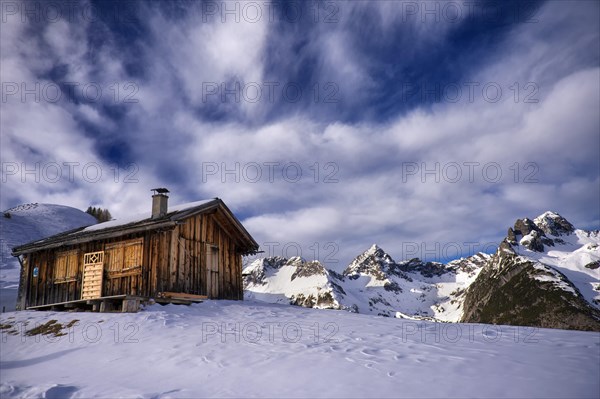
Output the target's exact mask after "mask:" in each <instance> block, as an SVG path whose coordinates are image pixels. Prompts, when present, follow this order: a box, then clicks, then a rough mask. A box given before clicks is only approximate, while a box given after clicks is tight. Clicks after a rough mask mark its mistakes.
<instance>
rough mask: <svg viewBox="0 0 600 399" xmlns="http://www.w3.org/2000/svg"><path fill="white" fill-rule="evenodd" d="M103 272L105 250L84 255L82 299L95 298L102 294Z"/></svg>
mask: <svg viewBox="0 0 600 399" xmlns="http://www.w3.org/2000/svg"><path fill="white" fill-rule="evenodd" d="M103 273H104V251H100V252H88V253H87V254H85V255H84V256H83V279H82V283H81V299H94V298H100V297H101V296H102V274H103Z"/></svg>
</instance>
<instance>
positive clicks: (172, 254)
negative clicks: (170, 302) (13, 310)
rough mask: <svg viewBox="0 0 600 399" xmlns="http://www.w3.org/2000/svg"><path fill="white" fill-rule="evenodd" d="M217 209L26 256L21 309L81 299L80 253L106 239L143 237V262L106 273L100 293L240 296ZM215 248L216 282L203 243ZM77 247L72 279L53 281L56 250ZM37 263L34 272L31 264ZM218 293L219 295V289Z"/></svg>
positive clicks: (237, 266) (231, 246) (236, 259)
mask: <svg viewBox="0 0 600 399" xmlns="http://www.w3.org/2000/svg"><path fill="white" fill-rule="evenodd" d="M219 212H220V211H217V212H216V213H212V214H209V213H205V214H200V215H196V216H193V217H190V218H188V219H186V220H185V221H184V222H183V223H182V224H179V225H177V226H175V228H174V229H172V230H166V231H149V232H146V233H144V234H137V235H128V236H123V237H118V238H113V239H107V240H103V241H94V242H88V243H83V244H80V245H78V246H70V247H61V248H57V249H51V250H43V251H39V252H35V253H31V254H28V255H26V256H25V257H24V258H25V265H26V266H25V269H24V273H23V278H24V280H23V281H24V285H25V286H24V289H25V292H23V299H22V302H21V303H22V304H23V305H24V307H23V308H25V307H29V306H37V305H44V304H51V303H57V302H66V301H71V300H77V299H80V298H81V277H82V273H83V255H84V254H85V253H87V252H96V251H103V250H104V248H105V246H106V245H108V244H112V243H116V242H120V241H123V240H130V239H134V238H143V240H144V244H143V249H142V252H143V256H142V258H143V261H142V269H141V272H140V273H135V274H130V275H126V273H123V274H124V275H123V276H119V277H116V278H110V279H108V278H106V277H105V280H104V284H103V285H104V288H103V292H102V295H103V296H108V295H119V294H129V295H141V296H148V297H153V296H156V295H157V294H158V292H161V291H170V292H183V293H189V294H196V295H207V296H209V298H214V299H243V286H242V270H241V267H242V258H241V255H240V254H238V253H237V246H236V241H235V239H234V238H233V237H232V235H231V234H232V233H231V231H232V230H233V229H234V228H232V226H228V225H227V219H226V218H223V217H221V216H222V215H219ZM206 244H210V245H213V246H216V247H218V273H217V275H216V276H214V277H215V280H216V281H214V282H213V281H208V273H207V255H208V254H207V249H206V248H207V245H206ZM66 250H78V251H79V252H78V259H79V266H78V271H77V279H76V280H75V281H70V282H65V283H60V284H55V283H54V281H53V280H52V279H53V266H54V261H55V259H56V253H57V252H60V251H66ZM34 267H38V269H39V273H38V277H36V278H34V277H33V268H34ZM217 293H218V294H217Z"/></svg>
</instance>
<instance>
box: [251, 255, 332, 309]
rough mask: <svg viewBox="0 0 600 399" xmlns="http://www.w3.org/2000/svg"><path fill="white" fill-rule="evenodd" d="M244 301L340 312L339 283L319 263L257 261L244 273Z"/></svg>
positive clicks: (295, 260)
mask: <svg viewBox="0 0 600 399" xmlns="http://www.w3.org/2000/svg"><path fill="white" fill-rule="evenodd" d="M243 279H244V287H246V290H245V293H244V298H245V299H259V300H262V301H265V302H270V303H284V304H289V303H292V304H294V305H299V306H304V307H311V308H319V309H341V308H342V306H341V305H340V303H339V298H340V295H341V293H342V291H341V290H340V289H339V285H338V283H339V280H338V278H336V276H335V274H334V273H332V272H331V271H328V270H327V269H325V267H323V265H321V263H319V262H318V261H311V262H307V261H306V260H305V259H303V258H300V257H293V258H290V259H286V258H282V257H273V258H261V259H256V260H255V261H254V262H252V263H251V264H250V265H249V266H247V267H245V268H244V272H243Z"/></svg>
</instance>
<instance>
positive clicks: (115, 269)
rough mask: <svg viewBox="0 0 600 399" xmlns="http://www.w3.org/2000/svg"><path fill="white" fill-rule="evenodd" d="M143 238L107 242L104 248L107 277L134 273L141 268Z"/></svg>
mask: <svg viewBox="0 0 600 399" xmlns="http://www.w3.org/2000/svg"><path fill="white" fill-rule="evenodd" d="M143 248H144V239H143V238H137V239H133V240H127V241H121V242H117V243H113V244H108V245H106V247H105V248H104V253H105V255H104V256H105V265H106V266H105V270H106V271H107V273H108V276H109V277H119V276H122V275H123V274H135V273H138V272H141V269H142V251H143Z"/></svg>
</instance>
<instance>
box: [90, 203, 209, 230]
mask: <svg viewBox="0 0 600 399" xmlns="http://www.w3.org/2000/svg"><path fill="white" fill-rule="evenodd" d="M212 201H214V199H208V200H202V201H195V202H188V203H186V204H180V205H173V206H170V207H168V210H167V214H170V213H174V212H182V211H187V210H190V209H193V208H196V207H199V206H201V205H205V204H208V203H209V202H212ZM151 218H152V212H142V213H138V214H134V215H129V216H127V217H124V218H121V219H113V220H109V221H108V222H103V223H98V224H93V225H91V226H88V227H86V228H84V229H83V231H98V230H104V229H109V228H113V227H118V226H125V225H128V224H132V223H137V222H141V221H144V220H147V219H151Z"/></svg>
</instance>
